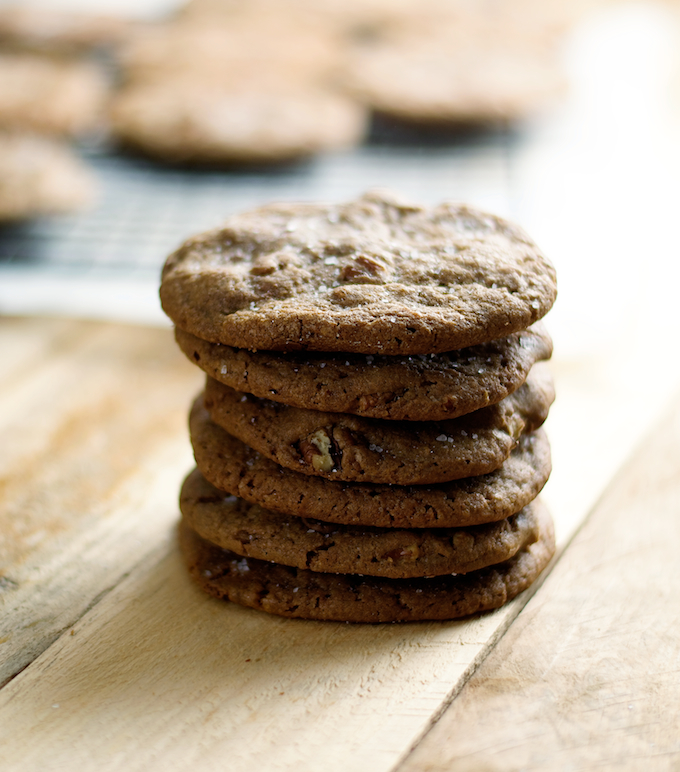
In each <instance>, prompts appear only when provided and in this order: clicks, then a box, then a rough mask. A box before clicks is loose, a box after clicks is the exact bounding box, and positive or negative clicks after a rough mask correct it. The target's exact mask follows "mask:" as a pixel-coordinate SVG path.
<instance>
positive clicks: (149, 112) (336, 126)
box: [111, 76, 367, 163]
mask: <svg viewBox="0 0 680 772" xmlns="http://www.w3.org/2000/svg"><path fill="white" fill-rule="evenodd" d="M111 124H112V131H113V133H114V134H115V135H116V137H117V138H118V140H119V141H121V142H122V143H123V144H125V145H128V146H130V147H134V148H136V149H138V150H141V151H143V152H144V153H147V154H149V155H151V156H155V157H157V158H159V159H161V160H167V161H172V162H192V163H253V162H261V163H265V162H277V161H285V160H294V159H297V158H302V157H304V156H308V155H311V154H314V153H317V152H319V151H321V150H333V149H340V148H345V147H349V146H352V145H354V144H357V143H358V142H360V141H361V140H362V138H363V136H364V134H365V132H366V128H367V116H366V111H365V110H364V108H362V107H361V106H360V105H358V104H357V103H355V102H353V101H351V100H349V99H347V98H345V97H343V96H341V95H338V94H335V93H333V92H331V91H328V90H322V89H320V88H317V87H311V86H306V85H302V86H301V85H298V84H296V83H283V84H282V83H271V82H267V83H265V82H263V81H262V80H261V79H260V78H257V79H256V81H254V82H253V81H249V80H245V81H244V82H237V83H230V84H224V83H221V82H219V81H218V80H214V79H208V78H206V79H201V78H198V77H195V76H192V77H164V78H159V79H155V80H151V81H148V82H147V81H142V82H140V83H134V82H133V83H130V84H129V85H127V86H125V87H124V88H123V89H121V90H120V91H119V92H118V93H117V94H116V96H115V97H114V99H113V101H112V105H111Z"/></svg>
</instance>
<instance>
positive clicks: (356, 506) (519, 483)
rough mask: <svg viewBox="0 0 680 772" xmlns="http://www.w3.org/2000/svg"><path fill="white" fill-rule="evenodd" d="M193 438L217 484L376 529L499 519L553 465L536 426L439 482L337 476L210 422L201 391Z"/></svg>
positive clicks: (518, 505) (539, 484)
mask: <svg viewBox="0 0 680 772" xmlns="http://www.w3.org/2000/svg"><path fill="white" fill-rule="evenodd" d="M190 426H191V442H192V445H193V448H194V455H195V457H196V463H197V465H198V467H199V469H200V470H201V472H202V473H203V475H204V476H205V477H206V478H207V479H208V480H210V482H211V483H212V484H213V485H215V486H216V487H218V488H220V489H221V490H223V491H226V492H228V493H231V494H234V495H236V496H239V497H241V498H243V499H246V500H247V501H250V502H252V503H254V504H260V505H261V506H263V507H266V508H267V509H271V510H273V511H276V512H280V513H282V514H292V515H297V516H300V517H307V518H315V519H318V520H324V521H329V522H333V523H343V524H346V525H361V526H377V527H381V528H456V527H461V526H467V525H477V524H480V523H489V522H494V521H496V520H502V519H503V518H505V517H509V516H510V515H513V514H515V512H519V510H520V509H522V508H523V507H524V506H526V505H527V504H528V503H529V502H530V501H533V499H535V498H536V496H538V494H539V493H540V491H541V489H542V488H543V486H544V485H545V483H546V481H547V479H548V477H549V475H550V471H551V462H550V445H549V443H548V440H547V438H546V436H545V433H544V432H543V430H542V429H539V430H537V431H536V432H532V433H531V434H524V435H522V436H521V437H520V439H519V442H518V443H517V446H516V447H515V448H514V450H513V451H512V453H511V454H510V456H509V458H508V459H507V460H506V461H505V462H504V463H503V464H502V466H500V467H499V468H498V469H497V470H495V471H494V472H490V473H489V474H486V475H482V476H479V477H468V478H465V479H463V480H454V481H452V482H448V483H441V484H439V485H412V486H404V487H402V486H399V485H373V484H371V483H342V482H335V481H333V480H325V479H323V478H322V477H312V476H310V475H305V474H302V473H300V472H294V471H291V470H290V469H284V468H283V467H281V466H279V465H278V464H275V463H274V462H273V461H270V460H269V459H268V458H266V457H264V456H262V455H261V454H260V453H258V452H257V451H254V450H252V448H249V447H248V446H247V445H245V444H244V443H242V442H241V441H240V440H237V439H236V438H235V437H232V436H231V435H230V434H227V432H225V431H224V429H221V428H220V427H219V426H217V424H215V423H213V422H212V421H211V420H210V417H209V416H208V413H207V411H206V410H205V408H204V407H203V403H202V399H201V398H199V399H198V400H197V401H196V403H195V404H194V406H193V409H192V411H191V417H190Z"/></svg>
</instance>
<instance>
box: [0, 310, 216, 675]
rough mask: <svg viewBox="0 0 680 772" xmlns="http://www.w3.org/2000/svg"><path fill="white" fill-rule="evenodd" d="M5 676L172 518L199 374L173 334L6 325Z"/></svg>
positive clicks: (187, 458) (0, 504)
mask: <svg viewBox="0 0 680 772" xmlns="http://www.w3.org/2000/svg"><path fill="white" fill-rule="evenodd" d="M0 350H1V351H2V352H3V355H4V356H3V357H2V358H1V359H0V470H2V471H1V473H0V603H1V604H2V617H1V618H0V653H1V654H2V661H1V663H0V683H2V682H3V681H5V680H7V679H8V678H10V677H11V676H13V675H14V674H15V673H16V672H18V671H19V670H21V668H23V667H24V666H25V665H27V664H28V663H29V662H31V661H32V660H33V659H34V658H35V657H36V656H37V655H38V654H40V652H42V651H43V650H44V649H45V648H46V647H47V646H48V645H49V644H50V643H51V642H52V641H53V640H54V639H55V638H56V637H57V636H58V635H59V634H60V633H61V632H62V631H63V630H65V629H66V628H68V627H69V625H71V624H72V623H73V622H74V621H75V620H77V619H78V618H79V617H80V616H81V615H82V614H83V613H84V611H85V610H86V609H87V608H89V607H90V606H91V605H92V604H93V603H94V602H95V600H96V599H97V598H99V597H100V596H101V595H102V593H105V592H106V591H107V590H108V589H109V588H110V587H112V586H114V585H115V584H116V583H117V581H118V580H119V579H120V577H121V576H123V575H124V574H125V573H126V572H127V571H129V570H130V568H131V567H132V566H134V565H135V564H136V563H137V562H138V561H139V560H140V559H141V558H142V557H143V556H144V555H145V554H146V553H147V552H149V551H151V550H153V549H154V548H155V547H156V545H157V542H158V538H159V535H160V534H161V533H162V532H163V533H164V532H165V531H166V530H167V527H168V524H169V523H171V522H172V521H174V519H175V518H176V516H177V504H176V500H177V481H178V479H179V478H180V477H181V475H182V474H183V473H184V472H186V471H187V470H188V469H189V468H190V467H191V462H192V459H191V451H190V447H189V443H188V440H187V437H186V428H185V427H186V411H187V404H188V402H189V400H190V397H191V394H192V393H194V392H196V391H198V389H199V388H200V383H201V378H200V375H199V374H198V373H197V372H196V371H195V368H192V367H191V366H190V365H189V364H188V363H187V362H186V361H185V360H184V357H183V356H182V355H181V354H179V352H178V351H177V349H176V346H175V345H174V341H173V340H172V333H171V332H170V331H169V330H153V329H146V328H138V327H126V326H124V325H110V324H97V323H85V322H71V321H66V320H59V321H56V320H54V321H50V320H29V319H14V320H12V319H3V320H2V321H1V322H0Z"/></svg>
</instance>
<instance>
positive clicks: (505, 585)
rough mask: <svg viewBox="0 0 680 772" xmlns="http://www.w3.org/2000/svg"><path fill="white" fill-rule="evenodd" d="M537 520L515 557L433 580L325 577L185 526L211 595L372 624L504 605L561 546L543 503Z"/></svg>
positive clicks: (184, 539)
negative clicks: (241, 551) (224, 545)
mask: <svg viewBox="0 0 680 772" xmlns="http://www.w3.org/2000/svg"><path fill="white" fill-rule="evenodd" d="M538 517H539V533H540V536H539V539H538V541H536V542H534V543H533V544H531V545H530V546H529V547H527V548H525V549H523V550H520V552H518V553H517V554H516V555H515V556H514V557H513V558H511V559H510V560H508V561H505V562H504V563H500V564H498V565H495V566H491V567H489V568H482V569H479V570H478V571H472V572H471V573H468V574H449V575H446V576H440V577H435V578H431V579H385V578H381V577H369V576H356V575H350V574H325V573H320V572H316V571H310V570H309V569H304V568H292V567H289V566H281V565H277V564H276V563H269V562H266V561H261V560H257V559H255V558H245V557H242V556H241V555H236V554H235V553H233V552H230V551H228V550H223V549H221V548H220V547H216V546H215V545H213V544H211V543H210V542H208V541H205V540H204V539H202V538H201V537H200V536H199V535H198V534H197V533H195V531H192V530H191V529H190V528H189V527H188V526H187V525H186V524H185V523H182V524H181V525H180V548H181V550H182V553H183V556H184V560H185V562H186V565H187V567H188V569H189V572H190V574H191V576H192V578H193V579H194V581H195V582H196V583H197V584H198V585H199V586H200V587H201V588H202V589H203V590H204V591H205V592H207V593H208V594H210V595H213V596H215V597H217V598H222V599H225V600H230V601H232V602H234V603H239V604H241V605H243V606H249V607H251V608H255V609H259V610H262V611H267V612H269V613H271V614H279V615H281V616H286V617H301V618H305V619H319V620H332V621H338V622H372V623H378V622H409V621H417V620H427V619H430V620H431V619H455V618H458V617H463V616H469V615H470V614H476V613H479V612H481V611H488V610H490V609H494V608H498V607H499V606H502V605H503V604H504V603H506V602H507V601H509V600H510V599H511V598H513V597H515V596H516V595H518V594H519V593H520V592H522V591H523V590H525V589H526V588H527V587H529V585H531V583H532V582H533V581H534V580H535V579H536V577H537V576H538V575H539V574H540V573H541V571H542V570H543V569H544V568H545V567H546V566H547V564H548V562H549V561H550V558H551V557H552V555H553V553H554V550H555V541H554V532H553V525H552V520H551V518H550V516H549V515H548V514H547V512H546V511H545V510H543V509H542V508H540V509H539V510H538Z"/></svg>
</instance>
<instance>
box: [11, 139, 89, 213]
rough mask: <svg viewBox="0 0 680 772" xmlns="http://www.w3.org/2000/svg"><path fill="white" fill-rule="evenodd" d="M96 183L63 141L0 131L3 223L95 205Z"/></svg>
mask: <svg viewBox="0 0 680 772" xmlns="http://www.w3.org/2000/svg"><path fill="white" fill-rule="evenodd" d="M95 191H96V183H95V180H94V177H93V175H92V174H91V173H90V171H89V169H87V168H86V166H85V164H84V163H83V162H82V161H81V160H80V159H79V158H78V157H77V156H76V155H75V154H74V153H73V151H72V150H71V148H70V147H68V145H66V144H64V143H63V142H61V141H60V140H56V139H49V138H47V137H40V136H35V135H28V134H23V133H17V132H4V131H0V222H7V221H12V220H20V219H23V218H27V217H33V216H36V215H45V214H59V213H65V212H71V211H75V210H78V209H81V208H83V207H86V206H87V205H88V204H90V203H92V201H93V199H94V197H95Z"/></svg>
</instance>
